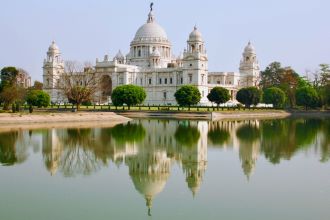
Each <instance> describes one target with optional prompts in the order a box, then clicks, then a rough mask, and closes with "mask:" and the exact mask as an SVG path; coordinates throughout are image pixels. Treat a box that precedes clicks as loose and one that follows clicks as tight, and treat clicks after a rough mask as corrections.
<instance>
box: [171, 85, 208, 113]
mask: <svg viewBox="0 0 330 220" xmlns="http://www.w3.org/2000/svg"><path fill="white" fill-rule="evenodd" d="M174 96H175V99H176V101H177V103H178V104H179V105H180V106H188V107H189V110H190V106H191V105H197V104H198V103H199V101H200V100H201V98H202V96H201V93H200V92H199V90H198V89H197V88H196V87H195V86H191V85H186V86H182V87H181V88H180V89H179V90H177V91H176V92H175V94H174Z"/></svg>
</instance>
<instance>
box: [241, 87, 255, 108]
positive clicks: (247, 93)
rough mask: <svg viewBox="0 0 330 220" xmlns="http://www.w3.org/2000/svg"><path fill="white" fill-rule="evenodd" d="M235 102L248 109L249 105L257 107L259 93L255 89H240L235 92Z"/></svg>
mask: <svg viewBox="0 0 330 220" xmlns="http://www.w3.org/2000/svg"><path fill="white" fill-rule="evenodd" d="M236 99H237V101H239V102H240V103H242V104H244V105H245V106H246V107H248V108H250V106H251V105H257V104H258V103H259V102H260V99H261V91H260V90H259V89H258V88H257V87H247V88H242V89H240V90H239V91H238V92H237V95H236Z"/></svg>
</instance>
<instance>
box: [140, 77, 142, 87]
mask: <svg viewBox="0 0 330 220" xmlns="http://www.w3.org/2000/svg"><path fill="white" fill-rule="evenodd" d="M140 84H141V86H142V85H143V79H142V78H140Z"/></svg>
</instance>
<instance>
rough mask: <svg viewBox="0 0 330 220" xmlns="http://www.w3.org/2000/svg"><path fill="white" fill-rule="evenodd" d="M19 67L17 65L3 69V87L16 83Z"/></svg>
mask: <svg viewBox="0 0 330 220" xmlns="http://www.w3.org/2000/svg"><path fill="white" fill-rule="evenodd" d="M17 75H18V69H16V67H12V66H10V67H4V68H2V70H1V77H0V78H1V87H3V86H12V85H14V84H15V83H16V79H17Z"/></svg>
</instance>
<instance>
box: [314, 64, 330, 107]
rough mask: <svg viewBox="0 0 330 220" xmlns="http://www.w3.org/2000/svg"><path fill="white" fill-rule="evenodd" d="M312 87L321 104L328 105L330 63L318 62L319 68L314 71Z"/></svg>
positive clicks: (329, 103)
mask: <svg viewBox="0 0 330 220" xmlns="http://www.w3.org/2000/svg"><path fill="white" fill-rule="evenodd" d="M313 84H314V88H315V89H316V91H317V93H318V95H319V98H320V102H321V105H322V106H325V107H326V106H327V105H330V65H329V64H320V70H318V71H316V72H315V73H314V83H313Z"/></svg>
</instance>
